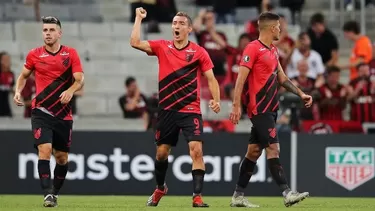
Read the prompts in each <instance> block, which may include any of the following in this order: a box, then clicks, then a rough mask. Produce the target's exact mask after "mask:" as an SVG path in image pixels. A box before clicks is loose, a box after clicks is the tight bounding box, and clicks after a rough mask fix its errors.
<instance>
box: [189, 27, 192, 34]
mask: <svg viewBox="0 0 375 211" xmlns="http://www.w3.org/2000/svg"><path fill="white" fill-rule="evenodd" d="M192 31H193V26H192V25H191V26H189V34H190V33H191V32H192Z"/></svg>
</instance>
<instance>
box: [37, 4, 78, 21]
mask: <svg viewBox="0 0 375 211" xmlns="http://www.w3.org/2000/svg"><path fill="white" fill-rule="evenodd" d="M40 14H41V16H55V17H57V18H58V19H59V20H60V21H69V20H71V16H70V14H69V8H68V7H62V6H61V5H59V4H40Z"/></svg>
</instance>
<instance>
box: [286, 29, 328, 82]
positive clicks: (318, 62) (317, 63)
mask: <svg viewBox="0 0 375 211" xmlns="http://www.w3.org/2000/svg"><path fill="white" fill-rule="evenodd" d="M301 60H306V61H307V64H308V72H307V76H308V77H310V78H312V79H315V83H316V84H315V86H316V87H319V86H321V85H322V84H323V83H324V77H323V73H324V65H323V61H322V57H321V56H320V55H319V53H318V52H316V51H314V50H311V41H310V37H309V35H308V34H307V33H306V32H302V33H300V34H299V35H298V45H297V48H296V49H294V51H293V53H292V57H291V59H290V63H289V64H288V67H287V71H286V72H287V75H288V77H289V78H294V77H297V76H298V74H299V71H298V69H297V65H298V63H299V62H300V61H301Z"/></svg>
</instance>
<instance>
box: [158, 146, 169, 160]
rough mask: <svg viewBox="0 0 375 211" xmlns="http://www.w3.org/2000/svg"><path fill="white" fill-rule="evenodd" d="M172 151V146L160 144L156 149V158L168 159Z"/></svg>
mask: <svg viewBox="0 0 375 211" xmlns="http://www.w3.org/2000/svg"><path fill="white" fill-rule="evenodd" d="M169 152H170V147H167V146H158V148H157V150H156V160H159V161H161V160H167V159H168V156H169Z"/></svg>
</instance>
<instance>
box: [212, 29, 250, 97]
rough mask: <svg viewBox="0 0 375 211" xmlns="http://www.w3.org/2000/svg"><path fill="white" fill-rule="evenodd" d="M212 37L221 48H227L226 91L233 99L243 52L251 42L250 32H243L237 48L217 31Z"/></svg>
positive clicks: (227, 95)
mask: <svg viewBox="0 0 375 211" xmlns="http://www.w3.org/2000/svg"><path fill="white" fill-rule="evenodd" d="M212 39H213V40H214V41H215V42H216V43H217V44H219V45H220V47H221V48H223V49H225V50H226V53H227V73H226V76H225V80H224V82H223V84H224V87H225V88H224V91H225V95H226V97H228V98H230V99H233V89H234V85H235V83H236V80H237V75H238V69H239V64H240V62H241V58H242V52H243V50H244V49H245V47H246V46H247V44H248V43H249V42H250V37H249V35H248V34H246V33H245V34H242V35H241V36H240V37H239V39H238V46H237V48H235V47H233V46H230V45H229V44H228V43H227V42H226V41H225V40H223V39H222V38H221V36H219V35H218V34H217V33H212Z"/></svg>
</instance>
